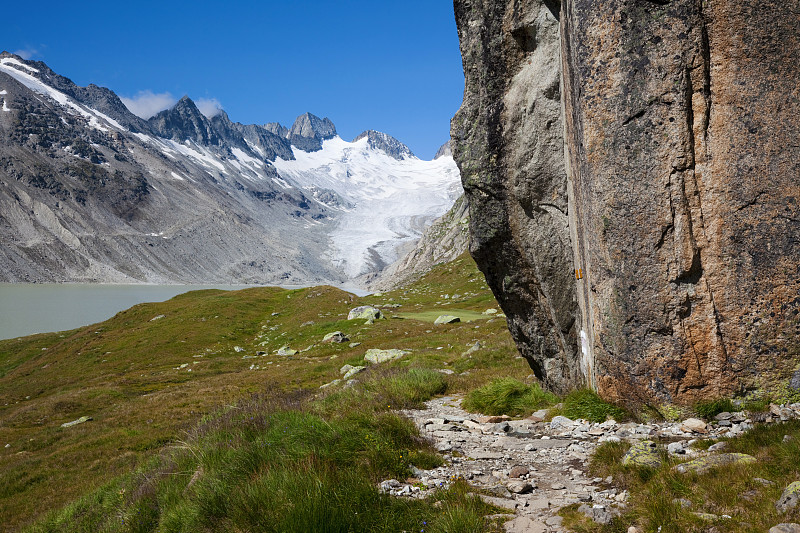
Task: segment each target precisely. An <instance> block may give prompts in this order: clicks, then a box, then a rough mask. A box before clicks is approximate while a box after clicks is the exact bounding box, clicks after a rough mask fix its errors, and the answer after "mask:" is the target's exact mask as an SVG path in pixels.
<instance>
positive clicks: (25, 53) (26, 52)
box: [14, 48, 39, 59]
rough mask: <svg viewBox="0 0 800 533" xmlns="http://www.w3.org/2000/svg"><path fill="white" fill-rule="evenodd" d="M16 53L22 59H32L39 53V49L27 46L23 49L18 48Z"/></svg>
mask: <svg viewBox="0 0 800 533" xmlns="http://www.w3.org/2000/svg"><path fill="white" fill-rule="evenodd" d="M14 53H15V54H16V55H18V56H19V57H21V58H22V59H30V58H32V57H33V56H36V55H39V50H36V49H35V48H25V49H23V50H16V51H15V52H14Z"/></svg>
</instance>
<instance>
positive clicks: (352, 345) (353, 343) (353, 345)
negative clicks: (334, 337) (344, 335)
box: [349, 342, 361, 348]
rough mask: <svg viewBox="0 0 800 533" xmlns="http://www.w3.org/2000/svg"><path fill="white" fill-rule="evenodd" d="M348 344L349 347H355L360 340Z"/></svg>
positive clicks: (359, 344)
mask: <svg viewBox="0 0 800 533" xmlns="http://www.w3.org/2000/svg"><path fill="white" fill-rule="evenodd" d="M349 346H350V347H351V348H355V347H356V346H361V343H360V342H351V343H350V344H349Z"/></svg>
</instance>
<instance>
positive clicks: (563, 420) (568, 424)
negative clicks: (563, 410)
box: [550, 415, 575, 431]
mask: <svg viewBox="0 0 800 533" xmlns="http://www.w3.org/2000/svg"><path fill="white" fill-rule="evenodd" d="M574 426H575V422H574V421H572V420H570V419H569V418H567V417H566V416H561V415H558V416H554V417H553V420H551V421H550V429H552V430H561V431H567V430H570V429H572V428H573V427H574Z"/></svg>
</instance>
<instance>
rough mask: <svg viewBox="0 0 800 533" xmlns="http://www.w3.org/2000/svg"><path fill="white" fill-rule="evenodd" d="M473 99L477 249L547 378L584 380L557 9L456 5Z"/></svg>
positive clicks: (466, 170)
mask: <svg viewBox="0 0 800 533" xmlns="http://www.w3.org/2000/svg"><path fill="white" fill-rule="evenodd" d="M455 12H456V23H457V25H458V32H459V38H460V41H461V52H462V56H463V61H464V75H465V83H466V87H465V91H464V103H463V105H462V107H461V109H460V110H459V111H458V114H457V115H456V116H455V118H454V119H453V123H452V130H451V136H452V150H453V155H454V157H455V159H456V162H457V163H458V165H459V168H460V169H461V177H462V182H463V185H464V190H465V192H466V196H467V199H468V202H469V210H470V212H471V213H472V215H473V216H471V217H470V233H471V243H470V252H471V253H472V255H473V257H474V258H475V260H476V262H477V263H478V265H479V266H480V268H481V270H483V272H484V274H485V275H486V280H487V283H488V284H489V286H490V287H491V288H492V290H493V291H494V293H495V295H496V296H497V297H498V300H499V302H500V304H501V306H502V307H503V311H504V312H505V314H506V315H507V317H508V325H509V328H510V329H511V332H512V335H513V336H514V338H515V339H516V341H517V345H518V346H519V349H520V351H521V353H522V355H523V356H524V357H525V358H526V359H527V360H528V362H529V363H530V365H531V367H532V368H533V370H534V371H535V373H536V375H537V376H539V377H540V378H541V379H543V380H544V382H545V383H546V385H547V386H549V387H550V388H552V389H555V390H557V391H565V390H568V389H570V388H572V387H574V386H575V384H576V383H579V382H581V381H582V379H583V375H584V374H583V373H582V372H581V369H580V357H579V349H578V335H579V330H578V329H577V328H576V326H577V320H576V317H577V314H578V306H577V298H576V291H575V283H574V276H573V266H572V256H573V253H572V249H571V247H570V237H569V225H568V219H567V178H566V170H565V168H564V142H563V125H562V118H561V99H560V94H561V89H560V68H559V67H560V41H559V27H558V11H557V7H556V8H554V7H553V6H548V5H547V4H545V3H542V2H541V1H539V0H522V1H519V2H500V1H486V0H457V1H456V2H455Z"/></svg>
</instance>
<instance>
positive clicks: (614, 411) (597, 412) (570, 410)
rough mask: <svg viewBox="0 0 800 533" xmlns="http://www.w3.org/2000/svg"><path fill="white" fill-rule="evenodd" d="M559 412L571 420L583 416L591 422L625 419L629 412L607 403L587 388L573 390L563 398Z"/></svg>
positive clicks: (629, 415) (628, 416) (627, 417)
mask: <svg viewBox="0 0 800 533" xmlns="http://www.w3.org/2000/svg"><path fill="white" fill-rule="evenodd" d="M563 403H564V406H563V408H562V410H561V414H562V415H564V416H566V417H567V418H571V419H573V420H575V419H578V418H584V419H586V420H590V421H592V422H604V421H605V420H607V419H609V418H613V419H614V420H617V421H619V420H626V419H629V418H630V417H631V414H630V413H629V412H628V411H627V410H626V409H623V408H622V407H618V406H616V405H614V404H612V403H609V402H607V401H605V400H603V399H602V398H600V396H598V395H597V393H596V392H594V391H591V390H589V389H581V390H576V391H573V392H571V393H569V394H567V396H566V397H565V398H564V402H563Z"/></svg>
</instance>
